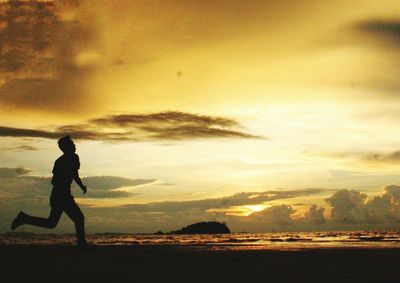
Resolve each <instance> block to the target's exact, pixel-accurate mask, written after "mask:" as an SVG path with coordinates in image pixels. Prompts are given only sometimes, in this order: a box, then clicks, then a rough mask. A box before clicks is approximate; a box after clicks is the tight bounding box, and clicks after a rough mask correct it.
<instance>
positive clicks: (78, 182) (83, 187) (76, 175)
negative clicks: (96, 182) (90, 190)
mask: <svg viewBox="0 0 400 283" xmlns="http://www.w3.org/2000/svg"><path fill="white" fill-rule="evenodd" d="M74 180H75V182H76V183H77V184H78V185H79V187H81V190H82V191H83V194H86V192H87V189H86V186H85V185H84V184H83V183H82V180H81V178H80V177H79V173H78V170H76V173H75V176H74Z"/></svg>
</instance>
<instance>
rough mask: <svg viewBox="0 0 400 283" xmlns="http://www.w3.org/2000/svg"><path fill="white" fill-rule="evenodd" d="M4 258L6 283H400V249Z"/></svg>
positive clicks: (40, 253)
mask: <svg viewBox="0 0 400 283" xmlns="http://www.w3.org/2000/svg"><path fill="white" fill-rule="evenodd" d="M0 257H1V269H0V270H1V273H2V274H1V276H0V278H1V282H26V283H31V282H53V283H56V282H70V283H72V282H187V283H190V282H294V283H297V282H319V283H324V282H400V249H386V250H385V249H325V250H302V251H267V250H264V251H262V250H261V251H254V250H253V251H252V250H250V251H210V250H201V249H200V250H199V249H196V248H187V247H186V248H183V247H168V246H98V247H94V248H93V249H91V250H88V251H80V250H78V249H77V248H75V247H73V246H23V245H21V246H6V245H3V246H0ZM4 279H5V280H4Z"/></svg>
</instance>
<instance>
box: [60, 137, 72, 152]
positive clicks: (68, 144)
mask: <svg viewBox="0 0 400 283" xmlns="http://www.w3.org/2000/svg"><path fill="white" fill-rule="evenodd" d="M58 147H59V148H60V149H61V151H62V152H64V153H74V152H75V151H76V147H75V144H74V142H73V140H72V139H71V137H70V136H65V137H62V138H61V139H59V140H58Z"/></svg>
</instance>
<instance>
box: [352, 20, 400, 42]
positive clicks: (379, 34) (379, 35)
mask: <svg viewBox="0 0 400 283" xmlns="http://www.w3.org/2000/svg"><path fill="white" fill-rule="evenodd" d="M355 27H356V29H357V30H359V31H361V32H363V33H366V34H368V35H369V36H370V37H372V39H375V40H377V43H379V44H382V45H383V46H386V47H388V44H391V45H394V46H396V47H400V19H386V20H383V19H370V20H366V21H362V22H359V23H357V24H356V25H355Z"/></svg>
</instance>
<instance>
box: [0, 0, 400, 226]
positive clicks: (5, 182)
mask: <svg viewBox="0 0 400 283" xmlns="http://www.w3.org/2000/svg"><path fill="white" fill-rule="evenodd" d="M399 70H400V1H398V0H384V1H382V0H353V1H341V0H330V1H324V0H315V1H314V0H308V1H306V0H280V1H278V0H264V1H258V0H257V1H175V0H171V1H137V0H135V1H122V0H115V1H111V0H108V1H107V0H99V1H84V0H70V1H69V0H64V1H0V184H1V186H0V214H1V215H2V217H1V218H0V232H6V231H8V230H9V225H10V223H11V221H12V219H13V217H14V216H15V215H16V213H17V212H18V211H20V210H23V211H25V212H27V213H32V214H36V215H40V216H46V215H47V214H48V210H49V204H48V196H49V193H50V189H51V185H50V179H49V177H51V170H52V167H53V164H54V160H55V159H56V158H58V156H59V155H60V154H61V152H60V151H59V149H58V147H57V139H58V138H60V137H61V136H63V135H65V134H70V135H71V136H72V138H74V140H75V143H76V144H77V153H78V155H79V157H80V160H81V170H80V174H81V177H84V178H83V182H84V183H86V184H87V186H88V193H87V194H86V195H85V196H82V194H81V192H80V191H79V189H77V188H74V189H73V194H74V195H75V197H76V200H77V202H78V203H79V204H80V205H81V206H82V209H83V211H84V213H85V216H86V219H87V220H86V221H87V226H88V232H89V233H90V232H92V233H94V232H105V231H115V232H119V231H123V232H154V231H157V230H164V231H169V230H174V229H177V228H180V227H181V226H184V225H188V224H191V223H193V222H196V221H207V220H208V221H211V220H217V221H225V222H227V224H228V226H230V227H231V228H232V230H234V231H236V232H238V231H272V230H274V231H277V230H299V229H307V230H319V229H322V230H329V229H342V228H343V227H344V228H346V229H347V228H354V229H358V228H363V229H364V228H368V229H370V228H371V229H374V228H382V227H383V228H396V227H397V226H396V225H398V224H399V223H400V171H399V169H400V127H399V125H400V124H399V122H400V96H399V91H400V79H399ZM397 184H398V185H397ZM343 203H346V204H348V205H347V206H346V205H343ZM313 205H316V206H313ZM310 207H311V208H310ZM332 210H333V211H335V212H334V213H333V214H332ZM71 227H72V223H70V221H68V220H67V219H66V217H64V219H63V221H62V225H61V227H60V228H58V230H57V231H58V232H68V231H72V230H71V229H72V228H71ZM21 231H34V232H49V230H41V229H35V228H31V227H22V229H21Z"/></svg>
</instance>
